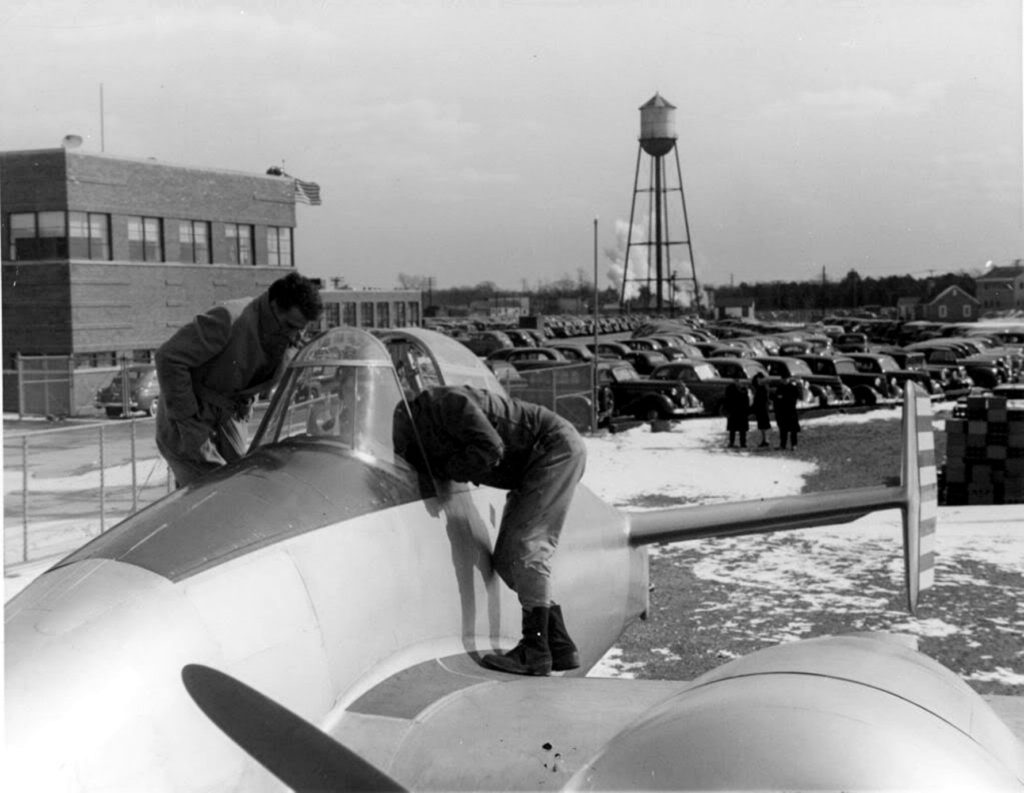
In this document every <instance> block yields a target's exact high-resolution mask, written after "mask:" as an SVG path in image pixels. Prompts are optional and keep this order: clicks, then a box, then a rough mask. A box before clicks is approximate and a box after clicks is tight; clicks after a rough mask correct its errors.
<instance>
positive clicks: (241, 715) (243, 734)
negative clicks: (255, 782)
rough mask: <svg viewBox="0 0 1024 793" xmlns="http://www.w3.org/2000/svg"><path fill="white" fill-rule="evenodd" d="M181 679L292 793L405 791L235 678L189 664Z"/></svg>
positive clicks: (221, 725)
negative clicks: (316, 792) (296, 792)
mask: <svg viewBox="0 0 1024 793" xmlns="http://www.w3.org/2000/svg"><path fill="white" fill-rule="evenodd" d="M181 679H182V681H183V682H184V684H185V688H186V689H187V690H188V693H189V694H190V695H191V697H192V699H193V700H195V703H196V704H197V705H198V706H199V708H200V710H202V711H203V713H205V714H206V715H207V716H208V717H209V719H210V720H211V721H212V722H213V723H214V724H216V725H217V726H218V727H219V728H220V729H221V730H223V731H224V733H225V734H226V735H227V736H228V737H229V738H231V740H233V741H234V742H235V743H237V744H238V745H239V746H240V747H242V748H243V749H244V750H245V751H246V752H248V753H249V755H250V756H251V757H252V758H253V759H255V760H256V761H257V762H259V763H260V764H261V765H262V766H263V767H264V768H266V769H267V770H268V771H270V773H272V774H273V775H274V776H276V777H277V778H278V779H280V780H281V781H282V782H284V784H286V785H287V786H288V787H290V788H292V789H293V790H296V791H299V792H300V793H304V792H305V791H309V793H313V791H318V792H320V793H322V791H327V790H331V791H346V790H367V791H377V790H380V791H404V790H405V788H403V787H402V786H401V785H399V784H398V783H397V782H396V781H395V780H394V779H392V778H391V777H389V776H388V775H387V774H385V773H384V772H383V771H380V770H378V769H377V768H375V767H374V766H372V765H371V764H370V763H368V762H366V761H365V760H363V759H362V758H361V757H359V756H358V755H357V754H355V753H354V752H352V751H351V750H349V749H346V748H345V747H344V746H342V745H341V744H340V743H338V742H337V741H335V740H334V739H333V738H331V737H330V736H329V735H327V734H326V733H324V732H323V731H321V730H319V729H318V728H317V727H315V726H314V725H312V724H310V723H309V722H308V721H305V720H304V719H302V718H300V717H299V716H297V715H295V714H294V713H292V712H291V711H290V710H288V709H287V708H285V707H283V706H282V705H279V704H278V703H277V702H274V700H272V699H270V698H269V697H267V696H264V695H263V694H261V693H260V692H258V691H256V690H255V689H253V688H250V687H249V686H247V685H245V683H242V682H241V681H239V680H236V679H235V678H233V677H231V676H230V675H226V674H224V673H223V672H219V671H217V670H216V669H211V668H210V667H208V666H202V665H201V664H188V665H187V666H185V667H183V668H182V670H181Z"/></svg>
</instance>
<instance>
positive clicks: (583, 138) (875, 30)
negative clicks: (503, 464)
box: [0, 0, 1024, 288]
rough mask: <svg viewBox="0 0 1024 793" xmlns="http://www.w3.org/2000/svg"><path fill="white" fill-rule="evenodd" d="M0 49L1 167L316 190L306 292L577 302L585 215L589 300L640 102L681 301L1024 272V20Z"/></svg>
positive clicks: (955, 1)
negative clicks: (208, 170) (97, 163)
mask: <svg viewBox="0 0 1024 793" xmlns="http://www.w3.org/2000/svg"><path fill="white" fill-rule="evenodd" d="M0 29H2V30H3V45H4V60H5V62H6V64H7V67H6V68H4V69H3V70H0V103H2V104H0V106H2V107H3V113H2V116H0V119H2V120H0V148H3V149H5V150H11V149H35V148H51V147H56V146H58V145H59V144H60V142H61V139H62V138H63V136H64V135H66V134H69V133H74V134H78V135H81V136H82V137H83V138H84V139H85V142H84V144H83V147H82V148H83V150H85V151H95V152H99V151H100V150H101V143H102V145H103V146H104V148H105V150H106V152H107V153H108V154H112V155H118V156H125V157H140V158H144V157H154V158H156V159H158V160H160V161H163V162H167V163H172V164H181V165H193V166H201V167H212V168H223V169H227V170H234V171H245V172H255V173H263V172H265V170H266V169H267V168H268V167H269V166H272V165H277V166H283V167H284V169H285V170H286V171H287V172H289V173H291V174H293V175H295V176H298V177H300V178H303V179H307V180H313V181H317V182H319V183H320V185H321V188H322V195H323V204H322V206H318V207H309V206H303V205H300V206H299V207H298V209H297V215H298V231H297V237H296V247H297V261H298V264H299V267H300V269H301V270H302V271H303V272H305V273H306V274H309V275H314V276H322V277H329V276H333V275H337V276H342V277H344V278H345V279H347V281H348V282H349V283H350V284H352V285H354V286H364V285H365V286H378V287H390V286H393V285H394V284H395V283H396V279H397V276H398V274H399V273H405V274H409V275H414V276H432V277H433V278H434V279H435V284H436V285H437V286H438V287H447V286H455V285H464V284H476V283H479V282H481V281H494V282H495V283H497V284H498V285H499V286H501V287H504V288H518V287H520V286H522V285H523V283H524V282H525V283H526V284H528V285H529V286H530V287H534V286H536V285H537V283H538V282H552V281H556V280H558V279H561V278H563V277H569V278H572V279H577V278H578V277H580V276H581V275H582V276H583V277H584V278H585V279H586V280H588V281H589V280H591V278H592V273H593V268H594V219H595V218H598V223H597V230H598V246H597V247H598V251H599V253H598V259H599V262H598V268H599V273H600V279H599V280H600V283H601V286H606V285H608V283H609V281H608V280H607V278H608V276H607V273H608V272H609V271H611V270H613V269H614V267H613V260H614V259H615V258H616V257H617V258H618V259H621V255H622V249H623V248H624V243H625V229H626V226H627V221H628V219H629V217H630V213H631V208H632V203H633V186H634V172H635V168H636V159H637V138H638V135H639V109H638V108H639V106H640V105H642V104H643V103H645V102H646V101H647V100H648V99H650V98H651V97H652V96H653V95H654V94H655V93H656V92H658V93H660V94H661V95H662V96H663V97H665V98H666V99H667V100H668V101H670V102H671V103H672V104H674V105H675V106H676V108H677V110H676V119H675V120H676V131H677V134H678V142H677V151H678V154H679V161H680V168H681V172H682V177H683V195H684V196H685V200H686V208H687V212H688V218H687V220H688V222H689V229H690V236H689V240H688V241H689V245H688V246H687V245H678V246H675V247H674V248H673V251H672V253H671V256H672V260H671V262H672V267H673V269H678V270H679V271H680V273H681V274H682V275H686V276H688V275H689V263H688V261H686V258H687V255H688V253H689V251H690V250H692V252H693V257H694V259H695V262H696V269H697V276H698V278H699V280H700V281H701V283H707V284H728V283H729V282H730V281H735V282H736V283H739V282H741V281H767V280H778V279H781V280H791V279H796V280H804V279H811V278H814V279H818V278H821V275H822V272H823V270H824V272H825V275H826V277H829V278H834V279H839V278H842V277H843V276H844V275H845V274H846V273H847V272H848V271H849V270H850V269H856V270H857V271H858V272H859V273H860V274H861V275H862V276H880V275H887V274H895V273H911V274H913V275H915V276H924V275H926V274H927V273H928V271H929V270H934V271H936V272H940V273H941V272H947V271H959V270H967V271H968V272H971V271H974V270H979V271H980V269H981V268H982V267H983V266H984V265H985V263H986V262H987V261H994V262H995V263H996V264H1008V263H1009V262H1011V261H1012V260H1013V259H1015V258H1019V257H1022V256H1024V210H1022V203H1024V202H1022V193H1024V165H1022V148H1024V136H1022V58H1021V37H1022V22H1021V0H927V1H925V0H859V1H851V2H843V1H842V0H832V1H826V0H760V1H759V2H754V1H753V0H675V1H674V2H672V1H669V0H665V1H664V2H641V1H640V0H633V1H629V0H607V1H604V2H602V1H601V0H565V1H564V2H563V1H559V0H548V2H508V1H506V2H487V1H486V0H473V1H472V2H470V1H469V0H466V1H464V2H456V1H455V0H449V1H448V2H439V1H437V0H416V2H407V3H399V2H373V3H369V2H356V1H351V2H332V1H331V0H318V1H317V2H312V1H310V0H288V1H287V2H286V0H277V2H270V1H269V0H268V1H266V2H263V1H262V0H260V1H256V0H244V2H218V0H198V1H196V2H191V1H190V0H164V2H159V3H147V2H144V0H102V1H101V2H89V1H88V0H79V1H78V2H71V1H70V0H49V1H48V0H29V1H27V2H24V1H23V0H7V2H6V3H4V5H3V7H2V8H0ZM101 84H102V86H103V100H104V101H103V110H104V113H103V119H104V135H103V140H102V141H101V134H100V131H101V129H100V127H101V125H100V116H101V114H100V85H101ZM669 158H670V159H669V160H668V164H669V166H670V167H669V174H670V175H671V176H672V178H673V179H674V178H675V177H674V174H675V162H674V155H669ZM647 162H648V161H647V160H646V159H645V160H644V161H643V165H642V167H641V187H643V186H644V185H645V184H646V174H647V172H648V171H647ZM678 196H679V194H678V192H675V193H671V194H669V201H670V210H671V209H673V208H675V205H676V203H678V204H679V214H680V215H681V202H680V201H679V198H678ZM635 212H636V218H635V219H636V220H637V221H638V223H639V225H640V226H641V229H642V230H644V229H646V228H647V226H646V223H645V222H644V221H643V218H644V216H645V215H646V213H647V212H648V201H647V198H646V194H644V193H641V196H640V199H639V200H638V201H637V203H636V210H635ZM671 222H672V223H674V224H675V226H676V227H673V228H671V229H670V237H671V238H672V239H676V240H685V239H686V238H685V235H684V234H682V233H681V229H680V228H678V227H679V226H680V225H681V224H679V223H678V222H676V220H675V219H673V220H671ZM639 233H640V232H638V234H639ZM637 239H638V237H637V238H634V241H636V240H637ZM637 250H638V249H637V248H635V247H634V248H633V249H631V254H630V262H631V265H630V267H631V270H633V268H634V267H635V266H639V264H638V263H637V260H635V259H634V256H636V255H637V253H636V251H637ZM640 250H642V249H640Z"/></svg>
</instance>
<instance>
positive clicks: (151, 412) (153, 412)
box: [146, 397, 160, 418]
mask: <svg viewBox="0 0 1024 793" xmlns="http://www.w3.org/2000/svg"><path fill="white" fill-rule="evenodd" d="M159 404H160V399H159V397H158V398H156V399H154V400H153V401H152V402H150V403H149V410H147V411H146V412H147V413H148V414H149V415H150V416H152V417H153V418H156V412H157V410H158V409H159V408H158V406H159Z"/></svg>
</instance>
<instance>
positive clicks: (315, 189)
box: [295, 179, 320, 206]
mask: <svg viewBox="0 0 1024 793" xmlns="http://www.w3.org/2000/svg"><path fill="white" fill-rule="evenodd" d="M295 200H296V201H301V202H302V203H303V204H311V205H312V206H320V185H318V184H317V183H316V182H304V181H302V180H301V179H296V180H295Z"/></svg>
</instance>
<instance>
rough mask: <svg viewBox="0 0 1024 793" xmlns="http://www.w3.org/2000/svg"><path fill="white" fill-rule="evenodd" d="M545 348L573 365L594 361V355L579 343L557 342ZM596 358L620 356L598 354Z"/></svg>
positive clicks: (550, 343) (548, 344)
mask: <svg viewBox="0 0 1024 793" xmlns="http://www.w3.org/2000/svg"><path fill="white" fill-rule="evenodd" d="M545 346H547V347H550V348H551V349H553V350H558V351H559V352H560V353H562V355H564V356H565V357H566V358H568V359H569V360H570V361H573V362H575V363H589V362H591V361H593V360H594V353H593V351H592V350H591V349H590V347H587V346H585V345H583V344H581V343H580V342H572V341H559V342H548V343H547V344H546V345H545ZM597 357H598V358H606V359H615V358H619V357H621V356H619V355H611V354H609V353H598V356H597Z"/></svg>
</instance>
